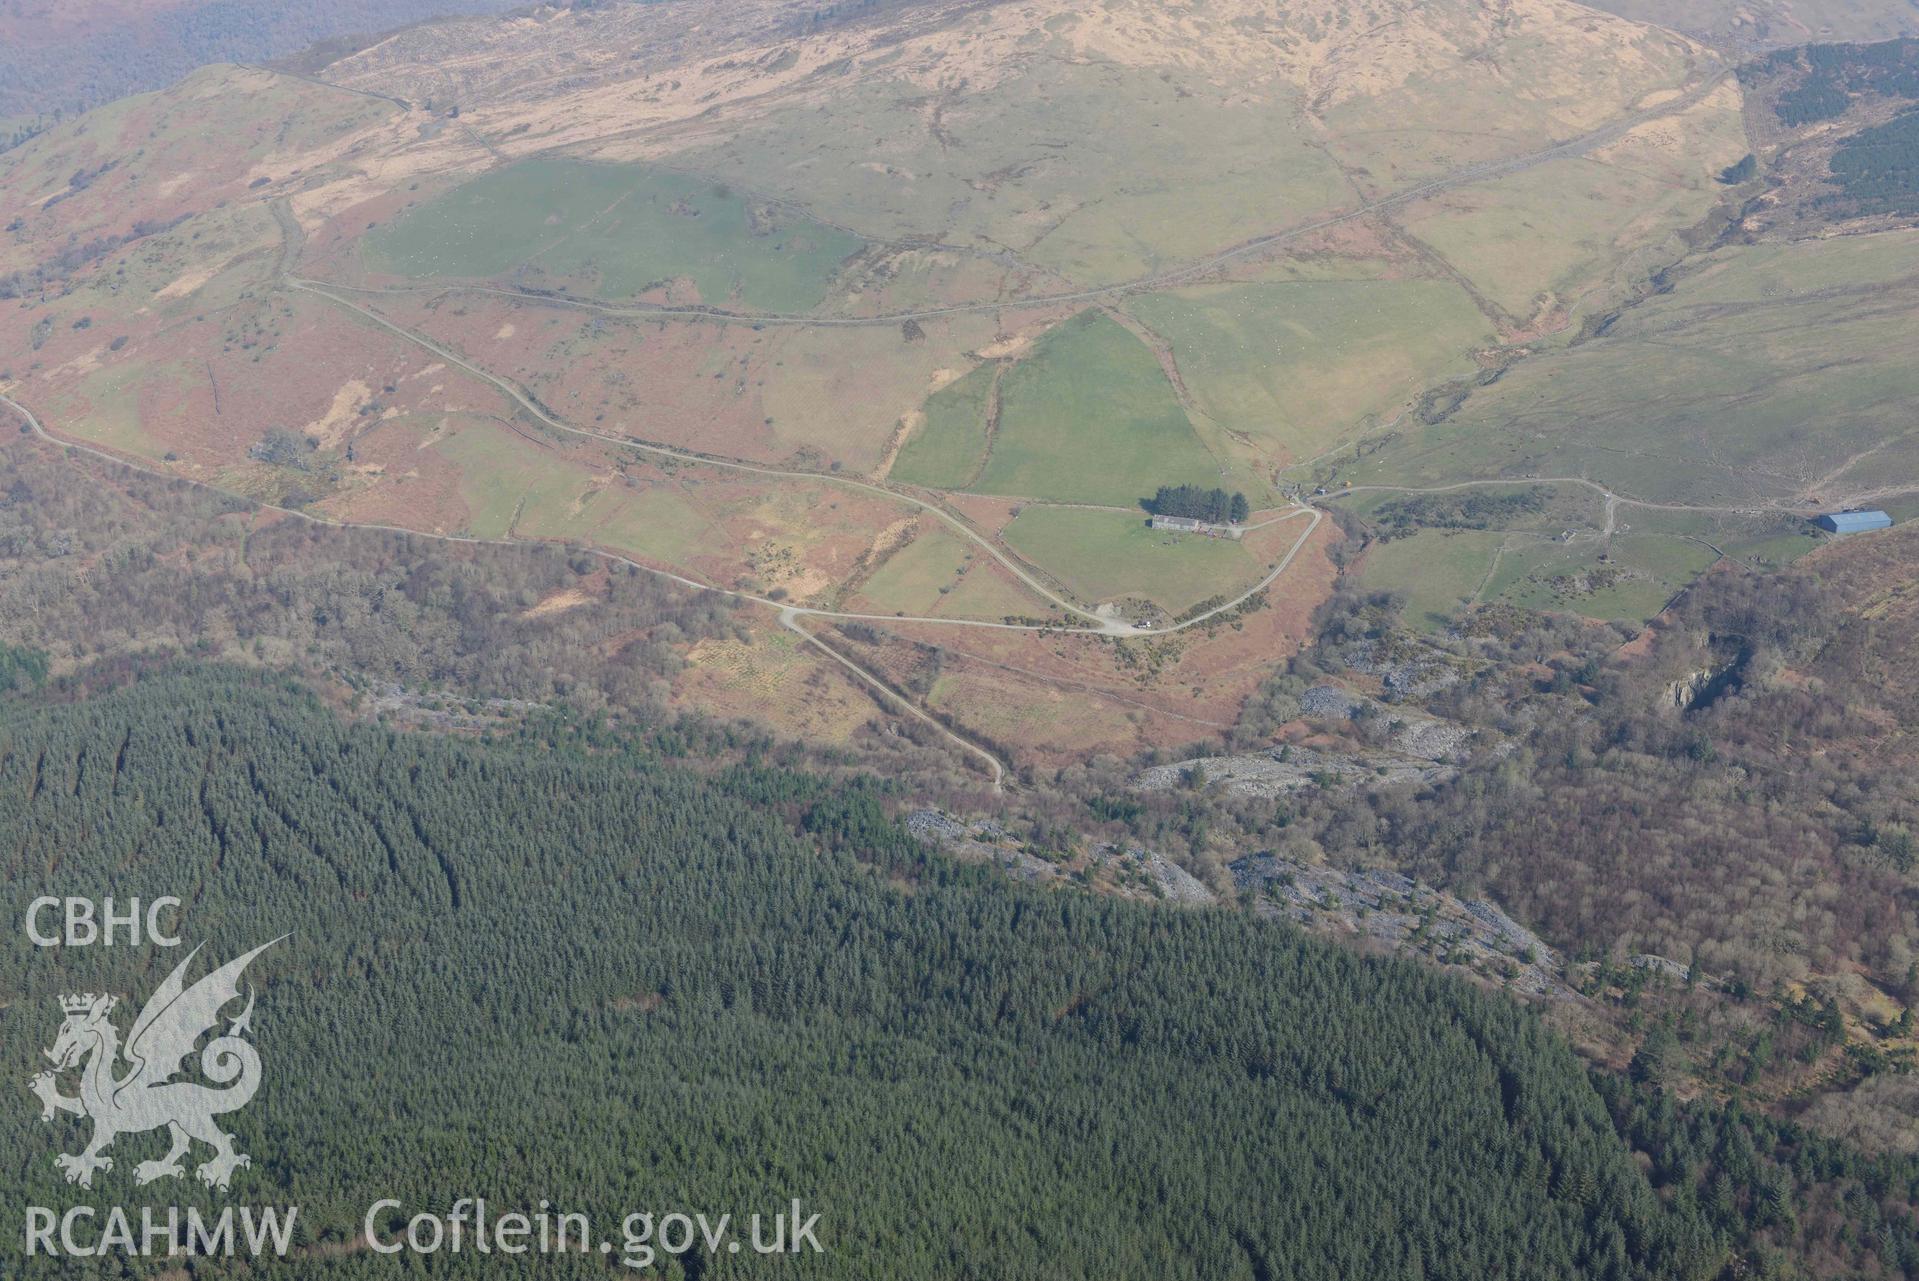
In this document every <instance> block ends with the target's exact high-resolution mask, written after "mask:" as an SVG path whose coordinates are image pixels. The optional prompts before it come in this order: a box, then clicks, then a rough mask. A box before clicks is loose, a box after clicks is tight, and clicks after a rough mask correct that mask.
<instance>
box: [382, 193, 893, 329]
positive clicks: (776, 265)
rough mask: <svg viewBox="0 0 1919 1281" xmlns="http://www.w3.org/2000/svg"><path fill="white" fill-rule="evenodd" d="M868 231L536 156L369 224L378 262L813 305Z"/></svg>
mask: <svg viewBox="0 0 1919 1281" xmlns="http://www.w3.org/2000/svg"><path fill="white" fill-rule="evenodd" d="M861 243H862V242H861V241H860V240H859V239H858V238H856V237H854V236H852V235H850V234H848V233H846V232H843V231H840V230H837V229H836V228H833V227H827V226H822V225H821V224H819V223H817V222H814V221H812V220H811V219H808V218H805V217H802V216H799V215H796V214H793V213H790V212H787V211H785V210H774V209H768V208H766V207H764V206H761V205H757V204H755V203H753V202H751V201H749V200H747V199H744V198H742V197H741V196H739V195H737V194H735V193H733V192H731V191H730V190H728V189H727V188H725V187H724V186H722V185H719V184H716V183H713V182H710V181H707V180H705V179H700V178H693V177H689V176H687V175H684V174H679V173H673V172H669V171H666V170H662V169H655V168H650V167H647V166H644V165H610V164H593V163H589V162H587V161H583V160H571V159H567V158H564V157H535V158H534V159H531V160H522V161H520V162H518V163H516V164H511V165H508V166H506V167H505V168H502V169H495V170H492V171H490V172H488V173H485V174H482V175H481V176H480V177H478V178H475V179H473V180H471V181H470V182H466V183H463V184H461V185H460V186H458V187H455V188H454V189H453V190H451V191H448V192H444V193H442V194H441V195H438V196H436V197H434V198H433V199H431V200H428V201H427V202H426V203H425V204H422V205H419V206H417V207H415V208H412V209H409V210H407V211H406V212H405V213H403V214H401V215H400V216H399V217H398V218H396V219H395V220H394V221H393V222H391V223H389V224H388V225H386V226H384V227H380V228H377V229H376V230H374V231H373V232H372V233H370V234H369V235H368V236H367V238H366V242H365V251H366V255H367V260H368V262H369V264H370V265H372V266H374V267H375V268H377V269H379V270H381V271H387V272H392V273H394V274H396V275H401V276H412V277H424V278H433V279H442V278H463V279H485V278H489V277H496V276H502V275H506V274H507V273H509V272H513V271H516V270H518V269H520V268H522V267H527V268H532V269H536V270H538V271H539V272H541V273H542V274H543V275H544V277H545V278H546V279H547V280H548V281H549V282H564V283H566V284H567V285H568V286H569V287H571V288H575V289H582V290H587V291H590V292H593V293H596V294H598V295H600V296H602V297H606V298H626V297H631V296H632V295H634V294H637V293H640V292H641V291H643V290H645V289H647V288H648V287H650V286H653V285H657V284H662V283H664V282H667V281H671V280H689V281H691V282H692V283H693V285H694V287H695V288H696V289H697V290H698V291H699V295H700V298H701V300H702V301H704V302H707V303H712V304H723V303H731V304H734V305H736V306H744V307H750V308H755V309H758V310H764V311H806V310H808V309H810V308H813V307H816V306H818V305H819V304H820V302H821V301H822V300H823V299H824V298H825V296H826V291H827V288H828V286H829V285H830V284H831V283H832V280H833V277H834V275H835V274H836V273H837V272H838V270H839V268H840V264H841V263H842V262H843V261H845V259H846V258H847V257H848V256H850V255H851V254H853V253H854V252H856V251H857V250H858V249H859V248H860V245H861Z"/></svg>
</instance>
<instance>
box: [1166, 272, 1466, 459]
mask: <svg viewBox="0 0 1919 1281" xmlns="http://www.w3.org/2000/svg"><path fill="white" fill-rule="evenodd" d="M1129 307H1130V309H1131V310H1132V312H1133V314H1135V315H1136V316H1138V317H1139V319H1140V321H1141V322H1142V323H1144V324H1145V325H1146V327H1147V328H1149V329H1151V330H1153V331H1154V332H1155V333H1157V334H1159V335H1160V336H1161V337H1163V338H1164V339H1166V341H1167V342H1169V343H1170V344H1171V345H1172V348H1173V357H1174V359H1175V360H1176V361H1177V362H1178V363H1179V368H1180V372H1181V374H1182V376H1183V377H1184V378H1185V380H1186V386H1187V389H1188V390H1189V391H1190V392H1191V393H1192V396H1193V399H1194V401H1195V402H1196V403H1197V404H1198V406H1199V408H1200V409H1202V410H1203V411H1205V413H1206V414H1208V415H1209V416H1210V417H1212V418H1213V419H1214V420H1215V421H1217V422H1218V423H1220V424H1221V425H1222V426H1224V427H1226V428H1228V429H1229V430H1232V431H1236V432H1243V433H1245V434H1246V435H1249V436H1251V437H1253V438H1254V439H1256V440H1258V441H1259V442H1260V443H1261V444H1262V445H1263V446H1265V447H1266V448H1267V449H1268V450H1270V451H1272V452H1274V453H1275V454H1278V455H1279V456H1281V457H1282V458H1288V459H1297V458H1305V457H1310V456H1312V455H1315V454H1318V453H1320V452H1322V451H1323V450H1325V449H1327V448H1329V447H1331V446H1332V445H1334V444H1336V443H1338V442H1339V441H1340V440H1341V439H1342V438H1345V437H1348V436H1350V435H1352V434H1354V432H1355V431H1356V430H1358V429H1361V428H1364V427H1365V426H1368V425H1370V423H1371V422H1372V421H1375V420H1377V419H1378V418H1380V417H1383V416H1386V415H1389V414H1390V413H1391V412H1392V411H1394V410H1395V409H1396V408H1397V407H1399V406H1400V405H1403V404H1404V403H1406V402H1407V401H1409V400H1410V399H1412V398H1413V397H1415V396H1417V395H1418V394H1419V393H1420V392H1421V391H1423V390H1424V389H1425V388H1427V387H1429V386H1431V385H1433V384H1434V383H1438V382H1443V381H1445V380H1446V379H1447V378H1453V377H1459V376H1462V375H1465V374H1467V373H1470V372H1471V371H1472V369H1473V363H1472V359H1471V357H1470V356H1469V355H1468V354H1467V353H1468V352H1470V351H1471V350H1472V348H1473V347H1475V346H1478V345H1480V344H1482V343H1485V342H1489V341H1491V339H1492V337H1493V334H1492V328H1491V326H1490V324H1489V323H1488V322H1487V320H1486V318H1485V316H1483V315H1482V314H1480V312H1479V309H1478V308H1476V307H1475V306H1474V305H1473V302H1472V299H1471V298H1469V297H1467V295H1466V292H1465V291H1464V290H1463V289H1461V288H1460V287H1459V286H1458V285H1456V284H1454V283H1453V282H1451V281H1443V280H1302V281H1294V282H1287V283H1274V284H1246V285H1209V286H1205V287H1201V288H1194V289H1181V290H1177V291H1174V292H1169V293H1158V294H1147V295H1145V296H1143V297H1141V298H1139V299H1137V300H1135V301H1134V302H1132V303H1130V304H1129Z"/></svg>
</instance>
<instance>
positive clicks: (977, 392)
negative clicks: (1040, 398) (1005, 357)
mask: <svg viewBox="0 0 1919 1281" xmlns="http://www.w3.org/2000/svg"><path fill="white" fill-rule="evenodd" d="M998 376H999V366H997V365H991V364H988V365H981V366H980V367H979V368H977V369H975V370H973V371H972V372H971V373H969V374H967V375H965V376H964V377H962V378H960V379H959V380H958V381H956V382H952V383H949V384H947V385H946V386H944V387H942V388H940V389H939V390H938V391H936V392H934V393H933V394H932V395H931V396H929V397H927V399H926V409H925V410H924V413H925V415H926V418H925V421H924V422H922V423H920V424H919V426H918V427H916V428H914V429H913V434H912V435H910V436H908V437H907V438H906V443H905V444H904V445H902V446H900V452H899V457H898V458H896V459H894V460H893V470H892V471H891V472H890V473H888V475H889V476H890V477H891V478H892V479H894V480H897V481H902V482H904V483H905V484H908V485H925V486H927V487H928V488H929V489H965V488H967V487H968V486H969V485H971V484H972V483H973V480H974V478H975V477H976V476H978V475H979V473H980V467H981V466H982V465H983V464H984V463H985V462H986V414H987V410H988V406H989V403H990V402H991V400H992V396H993V380H994V379H995V378H997V377H998Z"/></svg>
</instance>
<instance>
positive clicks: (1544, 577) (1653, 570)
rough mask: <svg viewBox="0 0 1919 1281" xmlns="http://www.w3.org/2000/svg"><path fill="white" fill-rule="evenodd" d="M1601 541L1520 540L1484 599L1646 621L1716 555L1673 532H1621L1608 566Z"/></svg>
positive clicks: (1503, 561)
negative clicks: (1676, 535)
mask: <svg viewBox="0 0 1919 1281" xmlns="http://www.w3.org/2000/svg"><path fill="white" fill-rule="evenodd" d="M1599 557H1600V547H1599V545H1598V544H1597V543H1596V542H1585V543H1575V544H1570V545H1569V544H1562V543H1554V542H1528V543H1515V544H1513V545H1511V546H1509V547H1508V548H1507V550H1506V552H1505V554H1504V555H1502V556H1501V557H1500V559H1499V568H1498V570H1497V572H1495V573H1494V575H1493V580H1492V582H1491V583H1490V584H1489V585H1488V586H1487V589H1486V593H1485V596H1484V597H1483V599H1485V600H1489V601H1490V600H1503V601H1506V602H1508V603H1510V604H1514V605H1518V606H1521V607H1522V608H1525V609H1542V610H1564V611H1566V612H1568V613H1574V614H1580V615H1583V616H1585V617H1587V618H1596V619H1624V620H1629V621H1634V622H1638V621H1643V620H1645V619H1648V618H1651V617H1652V616H1653V615H1654V614H1657V613H1658V612H1659V611H1660V610H1661V609H1662V608H1664V607H1665V604H1666V602H1667V601H1669V600H1671V599H1672V597H1673V595H1674V593H1676V592H1678V591H1679V589H1680V588H1682V587H1684V586H1685V585H1686V584H1687V583H1689V582H1691V581H1692V580H1693V579H1694V578H1696V577H1698V575H1699V574H1700V573H1701V572H1703V571H1704V570H1706V569H1708V568H1710V567H1711V566H1712V564H1713V562H1714V561H1715V560H1717V559H1718V558H1717V557H1716V556H1714V555H1713V553H1712V552H1711V551H1710V550H1708V549H1707V548H1705V547H1702V546H1701V545H1699V544H1698V543H1694V542H1690V541H1688V540H1686V539H1683V538H1678V537H1674V536H1672V535H1669V534H1621V535H1618V536H1616V537H1614V539H1613V540H1612V552H1611V558H1610V560H1608V561H1606V562H1604V563H1602V562H1601V561H1600V559H1599Z"/></svg>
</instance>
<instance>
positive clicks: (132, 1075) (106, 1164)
mask: <svg viewBox="0 0 1919 1281" xmlns="http://www.w3.org/2000/svg"><path fill="white" fill-rule="evenodd" d="M281 937H282V938H284V937H285V936H284V935H282V936H281ZM279 941H280V939H274V940H273V943H278V942H279ZM273 943H263V944H261V945H260V946H259V947H256V948H254V949H253V950H252V951H251V952H248V953H247V954H246V955H245V956H242V957H240V958H239V959H238V960H235V961H229V962H227V963H226V964H225V965H223V966H221V967H220V968H219V969H217V970H215V971H213V972H212V973H211V974H208V975H207V976H206V977H205V978H202V979H201V980H200V981H199V982H197V983H195V984H194V985H193V986H192V987H187V986H186V984H185V980H184V977H183V976H184V975H185V974H186V969H187V966H188V965H189V964H190V963H191V962H192V961H193V958H194V957H195V956H197V955H198V954H199V951H200V949H199V948H197V947H196V948H194V949H193V951H192V952H190V953H188V954H187V959H186V960H184V961H182V962H180V964H179V966H178V967H177V968H175V969H174V971H173V973H171V974H169V975H167V978H166V981H165V982H163V983H162V984H160V988H159V990H158V991H156V992H155V993H154V994H153V999H152V1000H150V1001H148V1002H147V1004H146V1008H145V1009H143V1010H141V1011H140V1017H139V1018H137V1019H135V1020H134V1021H133V1030H132V1031H131V1032H130V1033H128V1035H127V1044H126V1049H125V1051H124V1054H125V1058H126V1061H127V1063H128V1064H129V1065H130V1066H129V1067H128V1068H127V1070H126V1071H125V1072H124V1073H122V1072H120V1059H121V1056H122V1050H121V1048H120V1032H119V1029H117V1028H115V1027H114V1026H113V1024H112V1023H111V1022H110V1021H109V1020H108V1018H107V1015H108V1013H109V1012H110V1011H112V1009H113V1007H114V1006H115V1005H116V1004H117V1003H118V1002H117V1000H116V999H115V998H114V997H111V996H95V995H93V994H92V993H87V994H85V995H82V996H63V997H61V998H60V1008H61V1010H62V1011H64V1012H65V1014H66V1016H67V1021H66V1023H65V1024H63V1025H62V1026H61V1028H60V1036H59V1038H58V1039H57V1040H55V1041H54V1043H53V1048H52V1049H50V1050H47V1051H45V1054H46V1057H47V1059H48V1060H49V1061H51V1062H52V1063H53V1065H54V1070H53V1071H51V1072H42V1073H40V1074H39V1075H38V1076H36V1077H34V1078H33V1081H32V1088H33V1092H34V1093H35V1094H37V1095H39V1096H40V1102H41V1103H42V1104H43V1105H44V1110H43V1111H42V1112H41V1114H40V1119H41V1120H42V1121H51V1120H53V1115H54V1113H55V1112H71V1113H73V1114H74V1115H75V1116H88V1117H92V1118H93V1140H92V1142H90V1143H88V1144H87V1146H86V1148H85V1150H83V1151H81V1152H80V1153H78V1154H76V1155H73V1156H68V1155H65V1154H62V1155H60V1156H56V1157H54V1159H53V1160H54V1164H55V1165H57V1166H59V1167H60V1169H61V1170H62V1171H64V1172H65V1174H66V1176H67V1182H68V1183H78V1184H79V1185H80V1186H81V1187H83V1188H89V1187H92V1186H93V1174H94V1171H96V1170H111V1169H113V1158H111V1157H107V1156H102V1155H101V1153H102V1152H104V1151H105V1150H106V1148H107V1147H108V1145H110V1144H111V1143H112V1142H113V1141H114V1139H116V1138H118V1137H119V1136H120V1135H122V1134H140V1133H144V1132H145V1131H147V1130H157V1129H159V1128H160V1127H161V1126H165V1127H166V1128H167V1133H168V1135H169V1136H170V1137H171V1139H172V1142H173V1147H172V1149H171V1150H170V1151H168V1153H167V1154H166V1156H165V1157H163V1158H161V1159H160V1160H158V1161H142V1162H141V1163H140V1164H139V1165H138V1166H137V1167H135V1170H134V1180H135V1182H138V1183H143V1184H145V1183H152V1182H153V1181H154V1180H155V1179H165V1178H178V1177H180V1176H181V1175H183V1174H184V1173H185V1172H186V1171H185V1170H184V1169H182V1168H181V1165H180V1158H181V1157H183V1156H185V1155H186V1154H187V1150H188V1149H189V1148H190V1147H191V1146H192V1140H194V1139H198V1140H199V1141H200V1142H202V1143H204V1144H207V1145H208V1146H209V1147H211V1148H212V1149H213V1156H212V1157H210V1158H209V1159H208V1160H207V1161H206V1163H205V1164H203V1165H201V1166H200V1167H199V1168H197V1169H196V1170H195V1171H194V1173H195V1174H196V1175H198V1176H199V1179H200V1181H201V1182H202V1183H205V1184H207V1185H208V1186H210V1187H216V1188H220V1189H222V1190H224V1189H225V1188H226V1186H227V1184H228V1182H229V1181H230V1180H231V1179H232V1178H233V1172H234V1170H236V1169H239V1168H240V1167H242V1166H247V1165H251V1164H252V1160H251V1158H249V1157H247V1156H244V1155H242V1154H241V1153H238V1152H235V1151H234V1150H233V1136H232V1135H230V1134H225V1133H223V1132H222V1131H221V1130H220V1128H219V1127H218V1126H217V1125H215V1124H214V1123H213V1118H214V1117H216V1116H219V1115H221V1114H223V1113H226V1112H235V1111H238V1110H239V1109H240V1108H243V1107H245V1106H246V1105H247V1103H248V1101H249V1100H251V1099H252V1098H253V1094H254V1091H256V1090H258V1089H259V1088H260V1056H259V1054H257V1053H256V1052H255V1051H254V1048H253V1047H252V1046H251V1045H249V1044H248V1043H247V1042H246V1041H244V1040H242V1039H241V1037H242V1036H243V1035H244V1034H245V1033H247V1032H250V1031H252V1027H253V1023H252V1020H253V994H252V992H251V991H249V992H248V993H247V1004H246V1008H245V1009H244V1010H242V1011H241V1012H240V1014H239V1016H238V1017H236V1018H232V1019H231V1022H230V1026H229V1027H228V1029H227V1034H226V1035H225V1036H219V1037H215V1038H214V1039H213V1040H211V1041H209V1042H207V1045H206V1048H205V1049H204V1050H202V1051H201V1052H200V1070H201V1072H203V1073H204V1074H205V1075H206V1077H207V1079H208V1080H209V1081H212V1082H213V1083H214V1084H213V1085H201V1084H199V1083H198V1082H193V1081H175V1080H174V1079H173V1078H174V1077H175V1076H177V1075H178V1074H179V1072H180V1070H181V1066H182V1064H183V1063H184V1061H185V1060H186V1059H187V1057H188V1056H190V1055H191V1054H192V1053H193V1049H194V1046H195V1045H196V1044H197V1043H198V1042H199V1040H200V1038H201V1036H203V1035H204V1034H206V1033H207V1032H209V1031H211V1030H213V1027H214V1025H215V1024H217V1023H218V1022H219V1021H220V1011H221V1010H222V1009H224V1008H225V1007H226V1006H227V1005H228V1003H230V1002H232V1001H235V1000H237V999H239V996H240V986H239V983H240V973H241V971H243V970H245V969H246V967H247V963H248V962H249V961H251V960H252V959H253V958H254V957H256V956H258V955H260V953H262V952H264V951H266V950H267V948H270V947H272V946H273ZM82 1063H84V1066H83V1067H81V1070H80V1093H79V1094H78V1095H65V1094H62V1093H60V1086H59V1073H61V1072H65V1071H67V1070H68V1069H69V1068H72V1067H74V1066H76V1065H79V1064H82ZM216 1087H220V1088H216Z"/></svg>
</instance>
